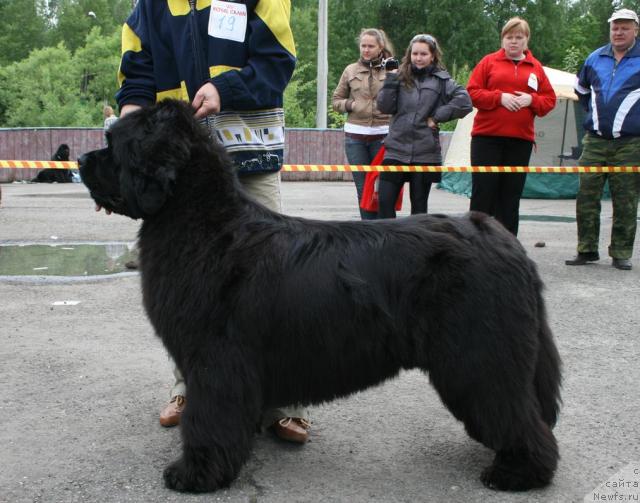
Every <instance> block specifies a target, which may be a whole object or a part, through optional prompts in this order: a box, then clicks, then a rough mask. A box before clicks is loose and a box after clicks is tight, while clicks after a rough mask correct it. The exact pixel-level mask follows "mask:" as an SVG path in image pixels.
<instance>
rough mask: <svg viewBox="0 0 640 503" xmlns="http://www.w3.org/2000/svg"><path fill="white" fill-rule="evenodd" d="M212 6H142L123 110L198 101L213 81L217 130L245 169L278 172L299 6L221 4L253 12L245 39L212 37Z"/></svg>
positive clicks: (127, 45) (283, 0)
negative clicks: (294, 9)
mask: <svg viewBox="0 0 640 503" xmlns="http://www.w3.org/2000/svg"><path fill="white" fill-rule="evenodd" d="M211 3H212V1H211V0H139V1H138V3H137V5H136V8H135V9H134V11H133V12H132V14H131V16H130V17H129V18H128V19H127V21H126V23H125V25H124V27H123V30H122V60H121V62H120V69H119V71H118V81H119V83H120V90H119V91H118V92H117V94H116V99H117V101H118V105H119V106H120V107H122V106H123V105H126V104H136V105H141V106H146V105H151V104H153V103H155V102H157V101H160V100H163V99H166V98H176V99H183V100H187V101H192V100H193V97H194V96H195V94H196V92H197V91H198V89H200V87H201V86H202V85H203V84H204V83H206V82H207V81H208V80H209V81H211V82H212V83H213V85H215V86H216V88H217V90H218V93H219V94H220V102H221V111H220V113H219V114H216V116H215V117H214V118H213V126H214V127H215V132H216V134H217V136H218V139H219V140H220V141H221V142H222V143H223V144H224V145H225V147H226V148H227V151H229V152H230V153H231V154H232V155H233V157H234V158H235V160H236V162H237V164H238V165H239V168H240V170H241V171H243V172H246V171H277V169H279V167H280V165H279V164H280V163H281V161H282V148H283V147H284V114H283V111H282V104H283V92H284V89H285V87H286V86H287V84H288V82H289V80H290V79H291V75H292V73H293V70H294V67H295V62H296V59H295V46H294V41H293V35H292V32H291V27H290V25H289V18H290V9H291V2H290V0H245V1H233V2H215V3H217V4H218V5H221V4H222V5H230V6H235V5H243V6H245V7H246V21H247V23H246V31H245V33H244V37H243V38H244V40H243V41H234V40H228V39H225V38H219V37H214V36H210V35H209V34H208V26H209V17H210V11H211ZM243 11H244V9H243ZM274 154H276V155H277V156H278V159H275V158H274V157H273V155H274ZM276 162H277V163H278V164H277V165H276Z"/></svg>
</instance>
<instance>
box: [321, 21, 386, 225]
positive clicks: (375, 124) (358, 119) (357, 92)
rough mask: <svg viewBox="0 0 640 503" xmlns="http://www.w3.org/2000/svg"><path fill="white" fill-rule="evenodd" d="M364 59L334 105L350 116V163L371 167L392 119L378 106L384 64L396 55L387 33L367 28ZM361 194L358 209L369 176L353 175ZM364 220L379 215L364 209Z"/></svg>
mask: <svg viewBox="0 0 640 503" xmlns="http://www.w3.org/2000/svg"><path fill="white" fill-rule="evenodd" d="M358 44H359V47H360V59H359V60H358V61H356V62H355V63H352V64H350V65H349V66H347V67H346V68H345V69H344V72H342V77H340V82H339V83H338V87H336V90H335V91H334V92H333V99H332V105H333V109H334V110H335V111H336V112H342V113H347V114H348V115H347V122H346V123H345V125H344V136H345V139H344V148H345V153H346V155H347V160H348V161H349V164H363V165H368V164H371V161H372V160H373V158H374V157H375V155H376V153H377V152H378V150H379V149H380V147H381V145H382V140H383V139H384V137H385V136H386V134H387V132H388V131H389V119H390V116H389V115H386V114H383V113H381V112H380V111H379V110H378V107H377V105H376V97H377V95H378V91H380V89H382V84H383V83H384V79H385V69H384V61H385V60H386V59H387V58H390V57H391V56H392V51H393V48H392V46H391V44H390V43H389V41H388V40H387V37H386V35H385V33H384V32H383V31H382V30H379V29H376V28H367V29H364V30H362V32H360V36H359V37H358ZM352 175H353V181H354V182H355V184H356V191H357V193H358V208H360V199H361V197H362V188H363V186H364V179H365V175H366V173H364V172H353V173H352ZM360 217H361V218H362V219H363V220H374V219H375V218H376V213H375V212H369V211H365V210H363V209H361V208H360Z"/></svg>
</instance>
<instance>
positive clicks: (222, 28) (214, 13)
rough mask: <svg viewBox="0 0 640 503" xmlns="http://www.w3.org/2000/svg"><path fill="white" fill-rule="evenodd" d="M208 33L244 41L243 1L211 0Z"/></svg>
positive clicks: (245, 19)
mask: <svg viewBox="0 0 640 503" xmlns="http://www.w3.org/2000/svg"><path fill="white" fill-rule="evenodd" d="M208 33H209V35H211V36H212V37H215V38H221V39H224V40H233V41H234V42H244V39H245V36H246V33H247V6H246V5H245V4H243V3H236V2H225V1H221V0H211V10H210V14H209V29H208Z"/></svg>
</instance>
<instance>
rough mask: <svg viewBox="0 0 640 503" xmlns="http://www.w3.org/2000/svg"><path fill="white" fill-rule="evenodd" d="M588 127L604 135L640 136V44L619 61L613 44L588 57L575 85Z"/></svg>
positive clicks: (587, 128)
mask: <svg viewBox="0 0 640 503" xmlns="http://www.w3.org/2000/svg"><path fill="white" fill-rule="evenodd" d="M575 89H576V92H577V93H578V97H579V98H580V102H581V103H582V105H583V107H584V109H585V110H586V111H587V115H586V117H585V120H584V128H585V130H587V131H589V132H591V133H593V134H596V135H598V136H601V137H603V138H608V139H612V138H619V137H621V136H640V103H639V100H640V44H638V41H637V40H636V43H635V45H634V46H633V47H631V49H629V51H628V52H627V54H625V55H624V57H623V58H622V59H621V60H620V61H619V62H617V63H616V60H615V58H614V56H613V50H612V48H611V44H607V45H605V46H604V47H600V48H599V49H596V50H595V51H593V52H592V53H591V54H590V55H589V56H588V57H587V59H586V61H585V63H584V65H583V67H582V69H581V70H580V73H579V74H578V80H577V83H576V86H575Z"/></svg>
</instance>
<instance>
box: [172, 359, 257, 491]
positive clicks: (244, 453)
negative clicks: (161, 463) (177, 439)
mask: <svg viewBox="0 0 640 503" xmlns="http://www.w3.org/2000/svg"><path fill="white" fill-rule="evenodd" d="M216 353H217V355H216V356H217V357H216V358H211V359H209V360H208V361H206V362H205V361H202V359H200V361H199V363H198V364H197V365H192V366H191V368H190V370H189V371H188V373H187V379H186V383H187V397H186V408H185V410H184V411H183V413H182V417H181V419H180V428H181V433H182V442H183V454H182V457H181V458H180V459H178V460H177V461H175V462H174V463H172V464H170V465H169V466H168V467H167V468H166V469H165V471H164V481H165V485H166V486H167V487H168V488H170V489H174V490H177V491H185V492H210V491H215V490H216V489H218V488H220V487H226V486H228V485H229V484H230V483H231V482H232V481H233V480H234V479H235V478H236V477H237V475H238V472H239V471H240V469H241V467H242V465H243V464H244V463H245V462H246V460H247V458H248V457H249V453H250V450H251V444H252V441H253V437H254V433H255V431H256V424H257V422H258V421H259V416H260V413H261V409H262V407H261V398H260V396H261V395H260V389H261V388H260V384H259V382H258V380H257V379H256V378H255V375H254V370H255V369H253V368H250V366H249V365H247V364H246V362H242V358H241V357H240V355H238V353H239V351H237V350H236V351H233V350H231V351H222V350H221V349H220V348H217V347H216ZM233 353H236V355H235V356H236V358H234V355H233Z"/></svg>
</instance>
